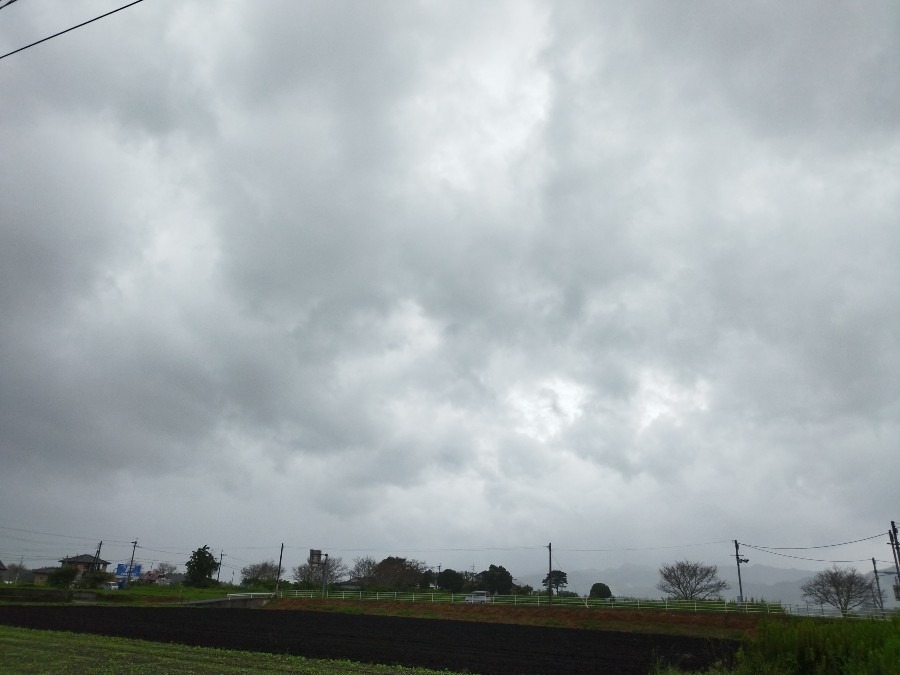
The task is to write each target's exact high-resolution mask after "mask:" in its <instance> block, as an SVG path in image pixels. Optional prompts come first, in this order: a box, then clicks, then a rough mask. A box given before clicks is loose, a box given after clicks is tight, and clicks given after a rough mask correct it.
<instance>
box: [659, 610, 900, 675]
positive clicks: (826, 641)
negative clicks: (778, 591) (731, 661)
mask: <svg viewBox="0 0 900 675" xmlns="http://www.w3.org/2000/svg"><path fill="white" fill-rule="evenodd" d="M898 672H900V617H896V616H895V617H894V618H893V619H892V620H890V621H879V620H875V619H860V620H856V619H797V618H794V619H783V620H777V621H765V622H763V623H761V624H760V625H759V627H758V628H757V631H756V635H755V636H754V637H753V638H749V639H747V640H746V641H745V642H744V645H743V647H742V648H741V651H740V652H739V653H738V663H737V666H736V667H735V668H734V669H732V670H713V671H710V673H712V674H720V675H724V674H726V673H727V674H729V675H757V674H759V673H766V675H894V674H895V673H898ZM656 675H684V674H683V673H682V671H679V670H677V669H660V670H658V671H657V673H656Z"/></svg>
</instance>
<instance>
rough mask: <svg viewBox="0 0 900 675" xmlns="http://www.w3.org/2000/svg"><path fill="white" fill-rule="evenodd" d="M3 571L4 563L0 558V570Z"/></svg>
mask: <svg viewBox="0 0 900 675" xmlns="http://www.w3.org/2000/svg"><path fill="white" fill-rule="evenodd" d="M5 571H6V565H4V564H3V561H2V560H0V572H5Z"/></svg>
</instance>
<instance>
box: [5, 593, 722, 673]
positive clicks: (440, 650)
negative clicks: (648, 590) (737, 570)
mask: <svg viewBox="0 0 900 675" xmlns="http://www.w3.org/2000/svg"><path fill="white" fill-rule="evenodd" d="M0 624H7V625H11V626H21V627H25V628H41V629H52V630H63V631H73V632H84V633H98V634H102V635H114V636H119V637H128V638H138V639H142V640H153V641H157V642H178V643H182V644H188V645H198V646H204V647H218V648H223V649H241V650H248V651H264V652H273V653H281V654H285V653H286V654H295V655H298V656H305V657H308V658H328V659H349V660H351V661H359V662H364V663H382V664H389V665H393V664H396V665H404V666H419V667H426V668H433V669H449V670H455V671H464V672H472V673H617V674H624V675H628V674H631V673H641V674H644V673H648V672H650V671H652V670H653V668H655V667H656V665H657V664H667V665H675V666H679V667H682V668H685V669H690V670H703V669H705V668H708V667H709V666H711V665H713V664H716V663H724V664H729V663H731V662H732V660H733V657H734V653H735V651H736V650H737V647H738V643H737V642H732V641H728V640H707V639H702V638H691V637H675V636H669V635H647V634H637V633H619V632H612V631H599V630H577V629H569V628H544V627H539V626H521V625H505V624H493V623H475V622H471V621H446V620H440V619H433V620H429V619H410V618H405V617H389V616H371V615H348V614H329V613H325V612H305V611H281V612H271V611H265V610H253V609H231V610H211V609H193V608H178V607H147V608H143V607H141V608H136V607H102V606H86V607H66V606H43V607H41V606H13V605H7V606H0Z"/></svg>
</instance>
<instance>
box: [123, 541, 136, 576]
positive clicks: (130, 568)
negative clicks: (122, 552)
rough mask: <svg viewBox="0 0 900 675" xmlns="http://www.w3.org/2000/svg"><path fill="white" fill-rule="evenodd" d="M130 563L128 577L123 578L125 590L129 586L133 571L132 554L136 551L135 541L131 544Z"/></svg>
mask: <svg viewBox="0 0 900 675" xmlns="http://www.w3.org/2000/svg"><path fill="white" fill-rule="evenodd" d="M131 543H132V544H133V545H132V547H131V562H130V563H128V576H127V577H126V578H125V588H128V587H129V586H130V585H131V570H132V569H134V552H135V551H136V550H137V539H135V540H134V541H133V542H131Z"/></svg>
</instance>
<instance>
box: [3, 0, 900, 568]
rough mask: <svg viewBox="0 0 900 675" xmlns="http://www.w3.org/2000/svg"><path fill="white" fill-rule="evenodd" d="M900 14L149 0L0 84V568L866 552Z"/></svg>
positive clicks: (885, 376)
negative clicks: (221, 556) (199, 552)
mask: <svg viewBox="0 0 900 675" xmlns="http://www.w3.org/2000/svg"><path fill="white" fill-rule="evenodd" d="M115 6H116V5H115V4H114V3H109V2H101V1H100V0H97V1H96V2H88V3H79V4H78V7H75V6H74V5H71V4H70V3H62V2H56V1H50V0H48V1H46V2H43V3H16V4H15V5H13V6H10V7H9V8H5V10H4V11H2V13H0V51H2V52H3V53H5V52H7V51H11V50H12V49H15V48H17V47H19V46H21V45H22V44H26V43H28V42H31V41H33V40H36V39H39V38H41V37H44V36H45V35H48V34H50V33H53V32H56V31H57V30H60V29H62V28H65V27H68V26H69V25H74V24H75V23H78V22H80V21H83V20H86V19H87V18H91V17H92V16H95V15H97V14H101V13H103V12H105V11H109V10H110V9H113V8H115ZM898 22H900V10H898V9H897V7H896V6H895V5H894V4H893V3H890V2H883V3H878V2H876V3H872V4H870V5H869V6H867V10H866V11H865V12H862V11H860V10H859V8H858V7H857V6H855V5H854V4H853V3H838V4H834V5H833V6H831V7H830V9H829V11H828V12H822V11H821V7H819V6H818V5H817V3H791V4H790V5H789V6H782V5H779V4H771V3H751V4H742V5H739V6H738V5H733V6H732V5H727V6H726V5H722V4H720V3H705V2H696V3H688V4H683V3H680V4H678V5H674V4H669V3H661V2H647V3H630V4H627V5H626V4H622V3H615V2H610V3H597V2H588V3H580V4H579V3H575V2H566V3H543V2H536V3H521V2H516V3H500V2H498V3H450V4H438V5H433V4H430V3H425V4H421V3H406V4H397V3H364V4H359V3H334V2H327V3H326V2H321V3H320V2H304V3H288V2H270V3H236V2H226V3H222V2H217V3H210V2H202V1H200V0H197V1H195V2H179V3H175V2H170V1H169V0H158V1H157V2H152V3H141V4H140V5H137V6H135V7H132V8H129V9H128V10H125V11H123V12H120V13H117V14H115V15H113V16H111V17H108V18H106V19H103V20H102V21H98V22H96V23H93V24H90V25H89V26H86V27H84V28H82V29H79V30H77V31H73V32H71V33H68V34H66V35H64V36H62V37H59V38H56V39H54V40H52V41H49V42H47V43H44V44H42V45H39V46H37V47H34V48H31V49H28V50H26V51H23V52H21V53H19V54H16V55H14V56H11V57H8V58H6V59H3V60H0V91H2V92H3V93H2V96H0V115H2V120H3V123H2V125H0V147H2V148H3V154H2V159H0V180H2V185H3V186H4V196H3V198H2V199H0V316H2V317H3V320H2V322H0V449H2V458H3V459H2V461H3V471H2V476H0V488H2V489H0V509H2V516H0V525H2V526H5V527H6V528H7V529H6V530H0V559H4V560H8V559H12V560H15V559H17V558H19V557H20V556H21V557H23V558H30V559H34V564H35V565H37V564H45V563H46V562H50V561H52V560H54V559H56V556H62V555H65V554H71V553H74V552H75V551H71V550H68V549H69V548H74V547H78V546H81V547H82V548H85V547H87V548H91V547H92V546H93V544H92V543H88V542H93V540H94V539H100V538H105V539H107V540H112V541H114V542H118V544H115V545H120V547H124V548H122V551H119V550H118V549H115V548H113V549H112V552H111V553H110V555H121V556H124V555H125V552H127V551H130V545H126V544H127V541H129V540H131V539H133V538H134V537H137V538H138V539H139V540H140V541H142V542H146V545H147V546H148V551H145V554H144V557H145V558H149V557H150V556H151V555H155V556H156V557H157V559H158V558H159V557H160V556H162V557H165V554H166V553H169V552H171V553H172V555H170V556H169V557H170V558H175V560H174V561H175V562H183V560H181V559H179V557H178V556H182V557H184V556H183V552H184V551H190V550H191V549H193V548H196V547H197V546H200V545H202V544H206V543H208V544H211V545H212V546H213V547H214V548H215V549H217V550H224V551H226V553H228V552H231V555H232V556H235V560H238V561H239V560H241V559H242V557H243V559H246V560H250V561H252V560H255V559H256V558H263V557H272V555H274V553H272V551H273V550H276V549H277V546H278V544H279V543H280V542H282V541H283V542H286V543H288V544H289V551H292V553H291V555H292V556H293V557H295V558H297V560H289V561H288V562H289V563H290V564H295V563H296V562H299V561H300V558H302V557H303V555H304V553H305V549H306V548H309V547H315V548H322V549H325V550H331V551H332V552H333V554H335V555H343V556H344V557H345V559H348V560H349V559H350V558H352V557H354V556H356V555H363V554H367V553H366V552H372V553H371V554H372V555H374V556H375V557H378V556H379V555H381V552H383V553H384V555H387V554H389V553H390V554H398V555H410V556H412V557H415V558H418V559H424V560H426V561H428V562H429V563H431V564H434V565H438V564H442V565H443V566H444V567H448V566H449V567H456V568H469V567H471V566H474V567H476V568H477V569H483V568H486V567H487V565H488V564H490V563H496V564H504V565H505V566H507V567H508V568H510V569H511V570H512V571H513V573H514V574H516V573H517V572H518V573H519V574H524V573H525V572H527V571H530V570H532V569H541V568H542V566H543V565H544V564H545V563H544V558H543V556H544V555H545V553H542V552H541V548H540V547H541V546H546V543H547V542H548V541H553V542H554V548H558V550H559V551H560V553H559V555H560V556H561V559H560V565H566V564H568V565H569V566H577V565H588V566H595V567H596V566H598V565H601V564H603V563H604V562H611V561H616V560H626V559H628V560H631V559H634V558H635V557H638V558H639V559H640V561H641V562H643V563H649V564H651V565H652V564H657V563H658V562H659V561H660V560H667V559H669V558H672V557H690V556H694V557H697V556H700V557H705V558H707V559H709V560H710V561H714V562H721V561H726V563H725V564H727V556H728V555H729V551H730V550H731V551H732V553H733V547H732V545H731V544H730V541H729V540H731V539H735V538H736V539H739V540H741V541H746V542H753V543H762V544H764V545H772V546H809V545H817V544H823V543H833V542H842V541H848V540H851V539H857V538H860V537H864V536H868V535H872V534H875V533H877V532H881V531H885V530H886V529H887V527H888V523H889V521H890V520H891V519H900V518H898V517H900V514H898V513H897V512H896V511H893V510H892V509H896V476H897V475H898V470H900V458H898V457H900V455H898V453H897V451H896V449H897V443H898V439H900V421H898V420H900V395H898V382H900V349H898V346H900V344H898V343H900V312H898V311H897V310H898V308H900V228H898V227H897V214H898V213H900V165H898V156H900V153H898V151H900V124H898V120H900V94H898V89H897V87H896V82H897V81H898V76H900V31H898V30H897V28H898V27H900V26H898ZM11 528H17V529H11ZM19 530H24V531H25V532H20V531H19ZM38 532H42V533H51V534H54V535H56V534H66V535H70V536H71V537H83V538H84V539H83V540H81V539H72V540H59V539H54V538H53V537H51V536H50V535H46V536H44V535H38V534H35V533H38ZM14 533H18V534H15V536H14ZM29 533H31V534H29ZM82 541H83V543H79V542H82ZM123 542H124V543H123ZM705 542H718V543H715V544H711V545H710V546H708V547H704V548H701V549H699V550H697V549H695V548H687V549H684V550H682V549H678V548H675V549H665V550H662V551H660V550H652V551H644V552H643V553H638V552H629V551H627V550H626V549H632V548H645V549H649V548H651V547H655V546H675V547H677V546H681V545H685V546H686V545H688V544H700V543H705ZM153 546H155V547H156V549H152V547H153ZM254 547H260V548H259V549H257V548H254ZM57 548H59V549H63V548H65V550H59V551H57V550H56V549H57ZM498 549H499V550H498ZM519 549H524V550H519ZM582 549H589V550H590V551H582ZM596 549H610V550H609V551H604V552H602V553H601V552H598V551H596ZM108 550H109V549H108ZM151 550H156V551H158V553H153V554H151ZM242 550H243V552H241V551H242ZM79 552H83V551H79ZM840 555H841V556H845V557H841V558H836V559H842V560H843V559H852V560H866V559H868V558H870V557H872V556H875V557H879V558H880V559H883V560H888V559H889V556H888V554H887V551H886V550H884V547H883V545H882V543H881V542H880V541H876V542H874V543H873V542H867V543H863V544H860V545H858V546H856V547H851V548H850V549H849V550H843V551H841V552H840ZM810 557H819V556H810ZM829 559H830V558H829ZM760 562H762V561H760ZM766 562H767V563H771V564H780V563H784V564H788V563H790V564H801V565H803V564H807V565H809V566H811V567H816V566H819V565H820V564H819V563H813V562H806V563H804V562H798V561H794V560H791V561H779V560H778V559H774V560H766ZM235 564H237V565H238V566H240V565H239V563H235ZM859 566H860V567H861V568H862V567H865V565H864V564H863V563H860V564H859Z"/></svg>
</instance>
